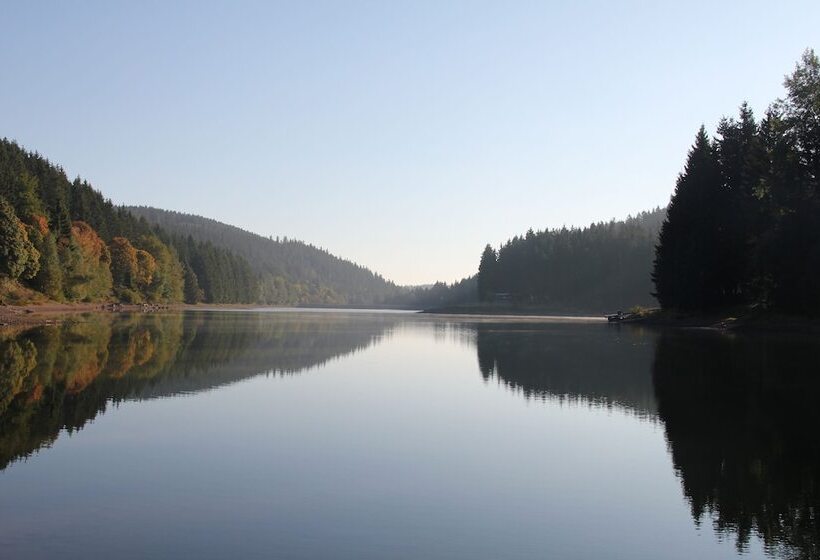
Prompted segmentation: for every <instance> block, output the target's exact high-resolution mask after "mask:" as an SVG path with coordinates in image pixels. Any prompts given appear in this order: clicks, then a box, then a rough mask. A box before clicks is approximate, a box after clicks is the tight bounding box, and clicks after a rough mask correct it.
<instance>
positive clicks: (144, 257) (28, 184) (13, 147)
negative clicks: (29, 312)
mask: <svg viewBox="0 0 820 560" xmlns="http://www.w3.org/2000/svg"><path fill="white" fill-rule="evenodd" d="M4 193H5V194H7V195H8V201H9V204H10V208H11V214H10V215H8V216H7V219H6V221H5V223H6V226H7V227H6V229H5V230H3V231H4V232H5V234H6V238H4V239H5V243H6V245H5V250H6V251H7V252H8V254H9V255H10V257H11V258H8V259H4V260H3V263H2V264H3V265H4V266H6V268H8V269H9V273H10V274H9V275H10V276H13V277H15V278H17V277H19V278H21V279H22V280H30V282H28V286H29V287H30V288H33V289H35V290H38V291H40V292H42V293H44V294H46V295H48V297H50V298H51V299H56V300H62V299H68V300H70V301H99V300H107V299H108V298H110V297H111V295H112V293H113V295H115V296H116V297H118V298H120V299H122V300H123V301H127V302H142V301H151V302H162V303H172V302H181V301H183V300H184V299H186V298H187V299H188V300H189V301H200V300H202V299H203V298H205V299H206V300H207V301H211V302H224V303H234V302H253V301H257V299H258V297H259V286H258V279H257V275H256V273H255V272H253V271H252V270H251V268H250V265H249V264H248V262H247V260H246V259H244V258H243V257H241V256H239V255H236V254H234V253H233V252H232V251H230V250H228V249H224V248H216V247H213V246H210V245H208V244H206V243H202V242H194V243H191V244H189V243H188V242H187V239H186V238H184V237H172V236H170V235H168V234H167V233H165V232H163V231H162V230H161V229H158V228H155V227H153V226H151V225H149V223H148V222H147V221H146V220H145V219H143V218H137V217H135V216H134V215H132V214H131V213H130V212H128V211H127V210H126V209H124V208H117V207H115V206H114V205H113V204H112V203H111V201H110V200H106V199H105V198H103V196H102V195H101V194H100V193H99V192H97V191H96V190H94V188H93V187H92V186H91V185H90V184H88V183H87V182H86V181H83V180H81V179H79V178H78V179H75V180H74V181H69V180H68V178H67V177H66V176H65V173H64V172H63V170H62V169H60V168H59V167H57V166H55V165H53V164H51V163H50V162H49V161H48V160H46V159H44V158H43V157H42V156H40V155H39V154H36V153H31V152H26V151H25V150H23V149H21V148H20V147H19V146H18V145H17V144H15V143H14V142H10V141H8V140H5V139H4V140H2V141H0V195H2V194H4ZM14 214H16V216H15V217H14V219H11V217H9V216H11V215H14ZM17 217H21V218H23V219H24V220H25V222H26V223H27V224H31V227H29V228H24V227H23V226H22V224H21V223H20V220H18V219H17ZM15 220H16V221H15ZM78 224H81V225H80V226H78ZM26 229H28V233H30V236H31V241H32V243H31V244H28V245H27V244H26V241H25V238H24V236H25V235H26V233H27V232H26ZM18 230H19V231H18ZM35 230H36V231H35ZM115 240H116V241H115ZM32 247H33V248H34V250H36V251H38V252H39V253H33V252H32V251H31V249H32ZM109 247H110V252H109ZM111 253H113V257H114V260H113V261H111ZM183 254H184V255H183ZM181 256H184V261H185V266H187V267H188V271H189V273H188V275H187V276H188V280H187V284H188V286H187V287H188V291H187V292H186V278H185V276H186V273H185V271H184V269H183V259H182V258H181ZM29 257H31V258H29ZM38 264H39V266H40V272H39V273H38V271H37V270H36V269H35V268H36V266H37V265H38ZM12 273H13V274H12ZM35 273H36V274H35ZM192 275H193V276H192ZM197 276H198V278H197ZM203 288H205V289H204V290H203Z"/></svg>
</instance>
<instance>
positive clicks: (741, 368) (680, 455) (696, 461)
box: [653, 332, 820, 559]
mask: <svg viewBox="0 0 820 560" xmlns="http://www.w3.org/2000/svg"><path fill="white" fill-rule="evenodd" d="M818 357H820V344H819V343H818V341H816V340H813V339H810V338H806V337H787V336H779V337H778V336H740V337H737V336H720V335H714V334H712V333H705V334H704V333H675V332H670V333H664V334H662V335H661V336H660V337H659V338H658V341H657V349H656V352H655V362H654V365H653V381H654V385H655V391H656V395H657V400H658V411H659V415H660V418H661V420H662V421H663V423H664V427H665V432H666V438H667V441H668V445H669V450H670V453H671V455H672V460H673V463H674V466H675V470H676V471H677V473H678V476H679V477H680V479H681V482H682V487H683V492H684V494H685V496H686V499H687V500H688V502H689V504H690V507H691V514H692V517H693V518H694V519H695V521H696V522H698V523H700V522H701V521H702V520H704V519H711V521H712V523H713V524H714V526H715V527H716V529H717V530H718V531H719V532H722V533H726V534H731V535H734V536H735V538H736V542H737V546H738V549H741V550H742V549H743V548H744V547H745V546H746V545H747V544H748V542H749V540H750V537H751V536H753V535H756V536H759V537H761V538H762V540H763V541H764V543H765V545H766V546H767V547H768V549H769V550H770V552H771V554H773V555H775V556H777V557H784V558H807V559H808V558H818V557H820V518H819V517H818V516H820V438H818V436H817V427H818V426H820V409H818V406H817V398H818V396H820V377H818V372H817V370H816V368H817V364H818Z"/></svg>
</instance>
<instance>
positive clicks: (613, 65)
mask: <svg viewBox="0 0 820 560" xmlns="http://www.w3.org/2000/svg"><path fill="white" fill-rule="evenodd" d="M5 12H6V13H5V15H6V33H5V34H4V35H3V36H2V38H0V45H2V49H3V52H4V53H5V57H6V61H5V65H4V66H5V74H4V76H5V83H6V84H7V87H4V88H2V91H0V101H2V107H3V109H2V113H0V115H2V122H3V127H2V130H0V136H6V137H8V138H10V139H14V140H16V141H17V142H19V143H20V144H21V145H22V146H24V147H25V148H27V149H29V150H33V151H37V152H39V153H41V154H43V155H45V156H46V157H48V158H49V159H50V160H51V161H52V162H54V163H56V164H59V165H61V166H63V167H64V169H65V170H66V172H67V173H68V174H69V176H70V177H74V176H77V175H80V176H82V177H83V178H86V179H88V180H89V181H90V182H91V183H92V184H93V185H94V186H95V187H96V188H97V189H99V190H101V191H102V192H103V194H104V195H105V196H106V197H110V198H111V199H112V200H113V201H114V202H115V203H117V204H129V205H145V206H153V207H157V208H163V209H168V210H176V211H181V212H186V213H191V214H197V215H201V216H205V217H208V218H213V219H215V220H218V221H220V222H224V223H227V224H231V225H235V226H237V227H240V228H242V229H246V230H248V231H252V232H254V233H258V234H260V235H263V236H265V237H267V236H273V237H276V236H280V237H281V236H287V237H289V238H296V239H301V240H304V241H306V242H308V243H311V244H313V245H316V246H319V247H322V248H325V249H327V250H328V251H330V252H331V253H333V254H336V255H338V256H341V257H343V258H346V259H350V260H352V261H354V262H356V263H358V264H361V265H363V266H366V267H368V268H370V269H371V270H374V271H375V272H378V273H379V274H381V275H383V276H384V277H385V278H387V279H390V280H392V281H395V282H396V283H398V284H405V285H406V284H429V283H432V282H435V281H437V280H444V281H448V282H452V281H454V280H457V279H460V278H462V277H464V276H468V275H470V274H473V273H474V272H475V270H476V268H477V264H478V259H479V256H480V254H481V250H482V248H483V247H484V245H485V244H486V243H491V244H492V245H495V246H497V245H498V244H500V243H502V242H504V241H505V240H507V239H508V238H510V237H512V236H514V235H517V234H520V233H523V232H525V231H526V230H527V229H529V228H533V229H547V228H559V227H561V226H563V225H567V226H571V225H574V226H585V225H588V224H589V223H591V222H597V221H602V220H604V221H606V220H609V219H611V218H618V219H621V218H625V217H626V216H627V215H634V214H636V213H639V212H641V211H645V210H650V209H652V208H654V207H657V206H663V205H665V204H666V203H667V202H668V200H669V197H670V195H671V193H672V190H673V188H674V183H675V179H676V177H677V175H678V173H680V171H681V169H682V167H683V163H684V159H685V154H686V150H687V149H688V147H689V146H690V145H691V144H692V141H693V139H694V136H695V133H696V131H697V129H698V127H699V126H700V125H701V123H703V124H705V125H706V126H707V128H708V130H709V132H710V133H714V129H715V126H716V124H717V122H718V121H719V119H720V117H721V116H724V115H729V116H731V115H733V114H734V113H735V112H736V109H737V107H738V106H739V105H740V103H741V102H742V101H744V100H746V101H748V102H749V104H750V106H751V107H752V108H753V109H754V111H755V113H756V114H757V115H758V116H760V115H761V114H762V112H763V111H764V109H765V108H766V106H767V105H768V104H769V103H770V102H771V101H773V100H774V99H775V98H777V97H780V96H781V95H782V94H783V89H782V85H781V81H782V80H781V78H782V76H783V75H785V74H786V73H788V72H790V71H791V70H792V69H793V68H794V64H795V62H796V61H797V60H798V59H799V57H800V55H801V53H802V52H803V51H804V49H806V48H811V47H815V48H816V47H817V46H818V45H815V44H806V40H807V37H813V36H816V30H815V29H814V28H815V27H816V25H815V22H816V21H818V19H820V6H818V5H816V4H815V3H809V2H791V3H788V6H785V5H783V4H780V5H778V9H777V10H773V9H772V7H771V5H770V4H767V3H763V2H759V3H750V2H743V3H741V2H732V3H726V4H721V5H710V4H706V3H698V4H694V5H689V4H687V5H676V6H671V7H658V6H645V5H641V6H640V9H638V4H634V5H632V4H630V5H629V6H624V5H619V6H613V5H609V4H606V3H585V4H584V5H583V6H579V5H572V6H560V7H556V6H547V5H527V6H526V9H525V6H524V5H523V4H515V5H512V6H511V5H508V4H504V5H503V6H502V5H500V4H491V3H473V2H470V3H447V4H446V5H442V4H439V3H419V4H414V5H413V6H404V7H398V6H393V5H377V4H366V3H362V4H356V5H351V4H347V5H345V6H342V5H336V4H334V3H311V4H309V5H285V4H275V5H268V4H267V3H258V4H257V3H243V4H242V8H241V9H237V7H236V5H235V4H231V5H227V4H225V5H218V4H210V3H208V4H205V3H175V4H173V5H165V4H162V3H147V4H145V3H141V4H139V5H132V6H126V7H121V6H113V5H109V4H106V3H86V4H83V5H82V6H73V5H72V6H69V5H59V4H54V5H48V6H46V5H40V6H33V5H13V6H9V7H7V8H6V10H5Z"/></svg>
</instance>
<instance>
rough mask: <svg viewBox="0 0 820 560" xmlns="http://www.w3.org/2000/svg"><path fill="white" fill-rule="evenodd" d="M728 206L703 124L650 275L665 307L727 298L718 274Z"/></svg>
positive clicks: (692, 306) (711, 304)
mask: <svg viewBox="0 0 820 560" xmlns="http://www.w3.org/2000/svg"><path fill="white" fill-rule="evenodd" d="M726 209H727V197H726V192H725V189H724V187H723V184H722V178H721V174H720V168H719V166H718V160H717V156H716V153H715V148H714V146H713V144H712V142H711V141H710V139H709V137H708V136H707V134H706V128H705V127H703V126H701V128H700V130H699V131H698V134H697V136H696V137H695V143H694V145H693V146H692V148H691V150H690V151H689V156H688V158H687V161H686V167H685V169H684V171H683V173H682V174H681V175H680V177H678V181H677V184H676V186H675V193H674V194H673V196H672V200H671V201H670V203H669V209H668V211H667V217H666V220H665V221H664V223H663V226H661V232H660V236H659V239H658V246H657V248H656V251H655V263H654V270H653V273H652V280H653V282H654V283H655V295H656V297H657V298H658V301H659V302H660V303H661V305H662V306H663V307H666V308H676V309H681V310H707V309H711V308H715V307H718V306H720V305H723V304H725V303H726V302H727V296H726V294H725V286H724V285H723V281H722V278H721V273H720V268H721V266H722V265H723V263H722V262H721V261H722V260H724V259H726V258H727V253H728V249H727V247H726V246H725V244H724V239H725V238H724V234H725V228H724V225H723V224H724V223H723V221H722V220H724V219H725V211H726Z"/></svg>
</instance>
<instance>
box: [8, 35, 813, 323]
mask: <svg viewBox="0 0 820 560" xmlns="http://www.w3.org/2000/svg"><path fill="white" fill-rule="evenodd" d="M818 66H820V65H818V62H817V57H816V56H815V55H814V53H813V51H810V50H807V51H806V52H805V54H804V55H803V58H802V59H801V61H800V62H799V63H798V64H797V66H796V68H795V70H794V72H793V73H792V74H791V75H789V76H787V78H786V81H785V86H786V93H787V95H786V96H785V97H784V98H783V99H780V100H777V101H775V102H774V103H772V105H771V106H770V107H769V109H768V110H767V111H766V112H765V114H764V116H763V118H762V119H760V120H756V119H755V116H754V115H753V112H752V111H751V109H750V108H749V107H748V106H747V105H746V104H743V105H741V108H740V113H739V117H738V118H737V119H724V120H723V121H721V123H720V125H719V126H718V129H717V137H716V138H715V139H712V138H711V137H710V136H709V135H708V133H707V131H706V130H705V128H704V127H701V128H700V131H699V132H698V133H697V135H696V140H695V144H694V146H693V148H692V150H691V151H690V154H689V157H688V161H687V164H686V167H685V169H684V172H683V173H682V174H681V176H680V177H679V180H678V183H677V185H676V188H675V193H674V196H673V198H672V202H671V205H670V208H669V213H668V215H667V213H666V210H665V209H662V208H657V209H654V210H651V211H648V212H639V213H637V214H636V215H635V216H634V217H630V218H628V219H626V220H623V221H611V222H608V223H597V224H592V225H590V226H588V227H586V228H561V229H553V230H550V229H545V230H540V231H534V230H533V229H529V230H528V231H527V232H526V233H525V234H523V235H520V236H516V237H514V238H513V239H511V240H509V241H507V242H506V243H504V244H503V245H502V246H500V247H499V248H498V249H495V248H493V246H492V245H490V244H488V245H487V246H486V247H485V249H484V252H483V254H481V255H480V257H481V258H480V261H479V258H478V257H479V255H476V257H475V259H476V261H475V262H476V270H477V274H476V275H475V276H470V277H467V278H465V279H463V280H462V281H460V282H457V283H455V284H451V285H448V284H444V283H439V284H436V285H433V286H425V287H416V288H412V287H401V286H398V285H396V284H394V283H393V282H390V281H389V280H387V279H385V278H383V277H382V276H380V275H379V274H377V273H374V272H373V271H370V270H368V269H366V268H364V267H362V266H359V265H357V264H355V263H353V262H351V261H349V260H346V259H344V258H340V257H337V256H335V255H332V254H330V253H329V252H327V251H325V250H323V249H320V248H317V247H315V246H312V245H309V244H306V243H303V242H301V241H298V240H293V239H289V238H287V237H281V238H273V237H267V238H266V237H262V236H259V235H256V234H253V233H251V232H247V231H244V230H242V229H240V228H237V227H234V226H230V225H227V224H222V223H219V222H217V221H214V220H211V219H208V218H203V217H198V216H193V215H188V214H182V213H178V212H169V211H165V210H159V209H154V208H149V207H118V206H115V205H114V204H113V203H111V201H110V200H107V199H106V198H105V197H104V196H103V195H102V194H101V193H100V192H99V191H98V190H96V189H95V188H94V187H92V186H91V185H90V184H89V183H88V182H86V181H84V180H82V179H80V178H77V179H75V180H74V181H70V180H69V179H68V178H67V177H66V175H65V173H64V172H63V170H62V168H60V167H59V166H58V165H55V164H53V163H51V162H49V161H48V160H47V159H46V158H45V157H43V156H41V155H39V154H37V153H34V152H30V151H27V150H26V149H24V148H22V147H20V146H19V145H17V144H16V143H15V142H13V141H10V140H7V139H4V140H3V141H2V142H0V197H1V198H0V253H2V255H3V259H2V260H0V267H2V271H0V272H2V275H3V278H0V280H2V292H0V297H2V298H3V302H5V303H24V302H27V301H38V300H39V301H45V300H52V301H72V302H74V301H83V302H103V301H111V300H117V301H123V302H129V303H140V302H162V303H176V302H183V301H184V302H187V303H199V302H206V303H258V304H266V305H311V304H313V305H351V306H396V307H408V308H428V307H441V306H452V305H465V304H471V303H476V302H478V301H479V300H480V301H483V302H490V303H499V302H506V303H509V302H512V303H515V304H518V305H530V306H539V308H540V309H541V310H542V311H548V312H562V313H575V312H603V311H609V310H612V309H616V308H623V307H627V306H631V305H643V306H646V305H653V304H655V303H656V301H655V299H654V296H655V294H657V295H658V296H659V298H660V302H661V303H662V304H663V306H664V307H669V308H678V309H689V310H704V309H708V308H715V307H721V306H727V305H733V304H739V303H744V304H749V303H764V304H767V305H768V304H772V305H774V306H776V307H780V308H783V309H788V310H790V311H800V310H801V309H802V310H804V311H805V310H808V309H815V308H818V309H820V305H815V304H814V303H813V301H814V299H813V298H812V297H811V295H810V294H809V292H810V286H811V282H810V278H812V277H813V272H812V271H813V270H814V268H813V267H815V264H814V263H815V262H820V240H818V239H817V236H816V235H815V234H813V233H812V232H814V231H815V230H817V227H816V226H817V224H818V223H820V211H815V208H817V207H820V195H817V194H816V193H817V192H818V191H820V188H818V186H817V182H818V175H820V173H818V169H819V167H818V158H820V156H818V155H817V153H818V151H819V150H818V146H820V137H818V136H820V135H818V130H817V127H816V124H814V123H815V122H816V120H817V115H818V113H819V112H820V109H818V108H820V101H819V100H820V77H818V75H820V70H818ZM499 211H500V212H503V206H500V207H499ZM490 218H491V217H490ZM357 227H359V226H357ZM360 227H366V225H362V226H360ZM659 231H660V237H659V236H658V232H659ZM373 234H374V235H378V232H373ZM477 253H478V251H477ZM815 253H818V254H817V255H816V254H815ZM809 304H810V305H809Z"/></svg>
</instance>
